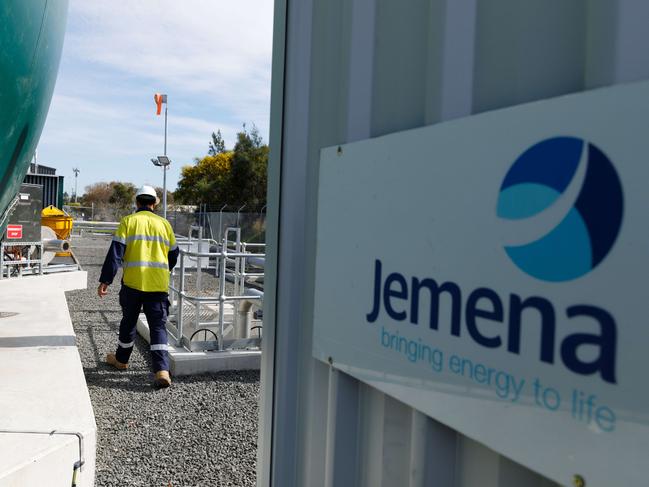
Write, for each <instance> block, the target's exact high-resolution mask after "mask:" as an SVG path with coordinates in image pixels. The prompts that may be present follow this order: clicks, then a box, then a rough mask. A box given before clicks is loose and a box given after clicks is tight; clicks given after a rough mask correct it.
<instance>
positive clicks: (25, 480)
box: [0, 271, 97, 487]
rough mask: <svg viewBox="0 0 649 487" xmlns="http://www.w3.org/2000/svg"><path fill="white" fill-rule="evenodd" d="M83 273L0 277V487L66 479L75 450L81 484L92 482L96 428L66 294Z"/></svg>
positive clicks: (81, 281)
mask: <svg viewBox="0 0 649 487" xmlns="http://www.w3.org/2000/svg"><path fill="white" fill-rule="evenodd" d="M86 279H87V277H86V273H85V272H83V271H81V272H70V273H60V274H52V275H46V276H28V277H23V278H20V279H19V278H16V279H14V278H12V279H3V280H0V312H2V315H3V316H5V317H4V318H0V370H2V374H0V390H1V391H2V394H0V451H2V452H3V454H2V455H0V486H2V487H4V486H29V485H47V486H59V485H60V486H66V487H69V486H70V485H71V482H72V475H73V470H74V465H75V463H76V462H78V461H79V459H80V457H81V458H82V460H83V462H84V465H83V467H82V468H81V471H80V472H79V475H78V485H79V486H84V487H90V486H92V485H93V483H94V471H95V447H96V430H97V428H96V425H95V418H94V414H93V411H92V405H91V403H90V396H89V395H88V390H87V387H86V381H85V377H84V375H83V369H82V366H81V360H80V358H79V353H78V351H77V348H76V344H75V338H76V337H75V335H74V331H73V328H72V322H71V320H70V315H69V312H68V306H67V302H66V299H65V294H64V291H66V290H72V289H82V288H85V287H86ZM5 313H7V314H6V315H5ZM13 313H16V314H13Z"/></svg>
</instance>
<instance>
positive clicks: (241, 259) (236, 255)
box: [169, 239, 265, 351]
mask: <svg viewBox="0 0 649 487" xmlns="http://www.w3.org/2000/svg"><path fill="white" fill-rule="evenodd" d="M201 240H202V241H205V240H208V241H211V240H212V239H201ZM226 242H227V241H226ZM183 243H188V244H191V241H190V242H183ZM214 243H216V244H217V245H218V246H220V247H221V251H220V252H200V251H192V250H189V249H183V248H180V247H179V253H180V262H179V264H180V265H179V267H180V276H179V280H180V284H179V287H176V286H175V283H174V281H173V279H172V282H171V283H170V285H169V290H170V291H171V292H172V293H175V296H176V299H177V312H176V335H177V336H176V344H177V346H182V342H183V325H184V320H183V304H184V301H185V300H187V302H189V303H191V304H193V305H194V306H195V307H196V324H197V328H198V327H199V326H200V306H201V304H218V305H219V318H218V326H219V340H218V349H219V351H222V350H223V347H224V343H225V340H224V318H225V314H224V313H225V310H224V308H225V306H224V304H225V303H226V302H238V301H250V302H253V301H255V302H256V301H262V300H263V293H261V292H260V291H257V292H256V293H252V292H251V293H250V294H244V295H238V294H237V295H234V296H226V295H225V293H224V290H225V279H226V274H229V273H228V269H227V263H228V262H232V261H233V260H234V261H236V272H235V276H238V275H240V276H241V277H242V279H244V280H245V277H246V275H248V276H255V277H260V276H263V274H259V273H251V274H246V273H245V259H246V258H248V257H261V258H263V257H265V254H259V253H247V252H229V251H228V250H227V245H226V244H225V243H223V244H219V243H217V242H214ZM185 258H195V259H200V258H208V262H209V258H216V259H218V265H219V295H218V296H193V295H191V294H189V293H187V292H186V290H185ZM242 264H243V265H242ZM208 266H209V264H208ZM198 271H199V269H197V272H198ZM235 284H236V285H235V288H236V289H235V293H236V292H237V290H239V286H240V283H239V280H237V279H235ZM241 284H242V289H245V281H244V282H243V283H241ZM236 322H237V320H236V319H235V323H236Z"/></svg>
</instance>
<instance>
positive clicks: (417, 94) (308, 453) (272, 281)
mask: <svg viewBox="0 0 649 487" xmlns="http://www.w3.org/2000/svg"><path fill="white" fill-rule="evenodd" d="M275 4H276V9H275V39H274V43H275V47H274V61H273V86H272V106H271V148H272V150H271V167H270V169H269V207H268V208H269V209H268V233H267V243H268V251H267V256H268V257H267V262H266V272H267V277H266V289H267V291H266V300H265V310H264V325H265V330H264V357H263V365H262V405H261V420H262V423H261V437H260V442H259V462H258V469H259V476H258V485H260V486H264V487H266V486H270V485H272V486H277V487H303V486H316V487H319V486H328V487H334V486H335V487H345V486H350V487H352V486H363V487H379V486H384V487H388V486H398V487H419V486H440V487H447V486H448V487H478V486H479V487H514V486H517V487H518V486H526V487H547V486H551V485H556V484H554V483H553V482H551V481H549V480H547V479H545V478H544V477H543V476H542V475H539V474H537V473H535V472H532V471H530V470H528V469H526V468H525V467H523V466H521V465H518V464H516V463H514V462H512V461H510V460H508V459H507V458H505V457H503V456H501V455H499V453H498V452H496V451H493V450H491V449H489V448H487V447H485V446H483V445H481V444H479V443H477V442H475V441H473V440H471V439H470V438H467V437H465V436H463V435H461V434H459V433H457V432H456V431H454V430H451V429H449V428H448V427H446V426H444V425H443V424H441V423H439V422H437V421H435V420H434V419H433V418H429V417H426V416H424V415H423V414H421V413H419V412H417V411H415V410H413V409H411V408H410V407H408V406H405V405H404V404H402V403H401V402H399V401H397V400H395V399H393V398H391V397H389V396H386V395H384V394H382V393H380V392H378V391H377V390H375V389H372V388H371V387H369V386H367V385H364V384H362V383H360V382H358V381H356V380H355V379H353V378H351V377H349V376H347V375H345V374H343V373H340V372H337V371H335V370H333V369H332V368H330V367H329V366H328V365H327V364H325V363H322V362H319V361H316V360H315V359H313V358H312V331H313V326H312V317H313V300H314V299H313V294H314V281H315V255H314V254H315V238H316V214H317V206H316V205H317V188H318V164H319V155H320V149H321V148H323V147H327V146H332V145H336V144H343V143H346V142H351V141H356V140H362V139H366V138H370V137H376V136H379V135H383V134H387V133H391V132H396V131H399V130H406V129H411V128H415V127H420V126H424V125H430V124H434V123H438V122H440V121H445V120H449V119H452V118H458V117H464V116H468V115H471V114H475V113H479V112H483V111H486V110H492V109H496V108H503V107H508V106H512V105H517V104H520V103H524V102H529V101H533V100H540V99H545V98H550V97H555V96H559V95H563V94H567V93H574V92H579V91H584V90H588V89H591V88H594V87H599V86H606V85H612V84H618V83H623V82H627V81H635V80H641V79H648V78H649V50H648V49H647V46H648V45H649V28H647V25H649V2H646V1H644V0H570V1H567V0H524V1H521V0H482V1H479V0H276V2H275ZM467 143H470V140H467ZM395 203H397V202H395ZM385 225H386V234H389V233H390V231H396V229H397V228H398V226H399V222H390V221H386V222H385ZM350 239H353V236H350V235H341V236H340V245H341V250H342V249H343V248H344V246H345V245H350V244H352V243H353V240H350ZM331 305H332V306H336V303H333V302H332V303H331ZM502 434H503V435H509V434H516V432H515V431H508V430H507V429H506V428H505V427H503V432H502ZM571 483H572V479H566V480H565V484H566V485H570V484H571Z"/></svg>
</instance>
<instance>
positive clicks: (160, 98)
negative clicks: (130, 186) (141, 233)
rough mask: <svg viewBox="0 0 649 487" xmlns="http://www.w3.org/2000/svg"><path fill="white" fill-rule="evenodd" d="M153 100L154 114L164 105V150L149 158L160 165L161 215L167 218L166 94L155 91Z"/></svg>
mask: <svg viewBox="0 0 649 487" xmlns="http://www.w3.org/2000/svg"><path fill="white" fill-rule="evenodd" d="M153 100H154V101H155V104H156V106H157V107H158V110H157V112H156V115H160V112H161V111H162V105H164V106H165V139H164V151H163V155H162V156H158V158H157V159H151V162H153V164H154V165H156V166H162V215H163V217H164V218H165V219H166V218H167V167H169V164H170V163H171V161H170V160H169V158H168V157H167V110H168V106H169V105H168V104H167V95H163V94H161V93H156V94H155V95H153ZM154 161H155V162H154Z"/></svg>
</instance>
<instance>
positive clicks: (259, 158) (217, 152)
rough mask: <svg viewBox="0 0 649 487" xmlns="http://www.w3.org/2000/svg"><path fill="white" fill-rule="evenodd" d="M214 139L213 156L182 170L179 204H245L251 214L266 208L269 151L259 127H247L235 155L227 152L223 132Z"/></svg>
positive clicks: (239, 136) (179, 185) (234, 150)
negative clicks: (253, 211) (252, 211)
mask: <svg viewBox="0 0 649 487" xmlns="http://www.w3.org/2000/svg"><path fill="white" fill-rule="evenodd" d="M212 135H213V143H212V144H210V154H208V155H207V156H205V157H203V158H202V159H196V160H195V161H194V165H192V166H185V167H183V168H182V172H181V178H180V181H179V182H178V189H177V190H176V192H175V198H176V201H177V202H179V203H182V204H190V205H198V204H202V203H207V204H208V205H213V206H218V205H222V204H225V203H228V204H230V205H239V206H241V205H244V204H245V205H246V206H247V208H248V210H249V211H250V210H253V209H254V208H260V207H262V206H264V205H265V204H266V182H267V167H268V152H269V149H268V146H267V145H266V144H264V142H263V139H262V137H261V136H260V135H259V131H258V130H257V127H255V126H254V125H253V127H252V129H251V130H248V129H247V128H246V126H245V125H244V126H243V130H242V131H240V132H239V133H238V134H237V142H236V144H235V145H234V149H233V150H231V151H226V150H225V143H224V142H223V139H222V137H221V132H220V131H218V132H216V134H212ZM217 142H218V143H217ZM212 149H213V150H212ZM212 152H213V154H212Z"/></svg>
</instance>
